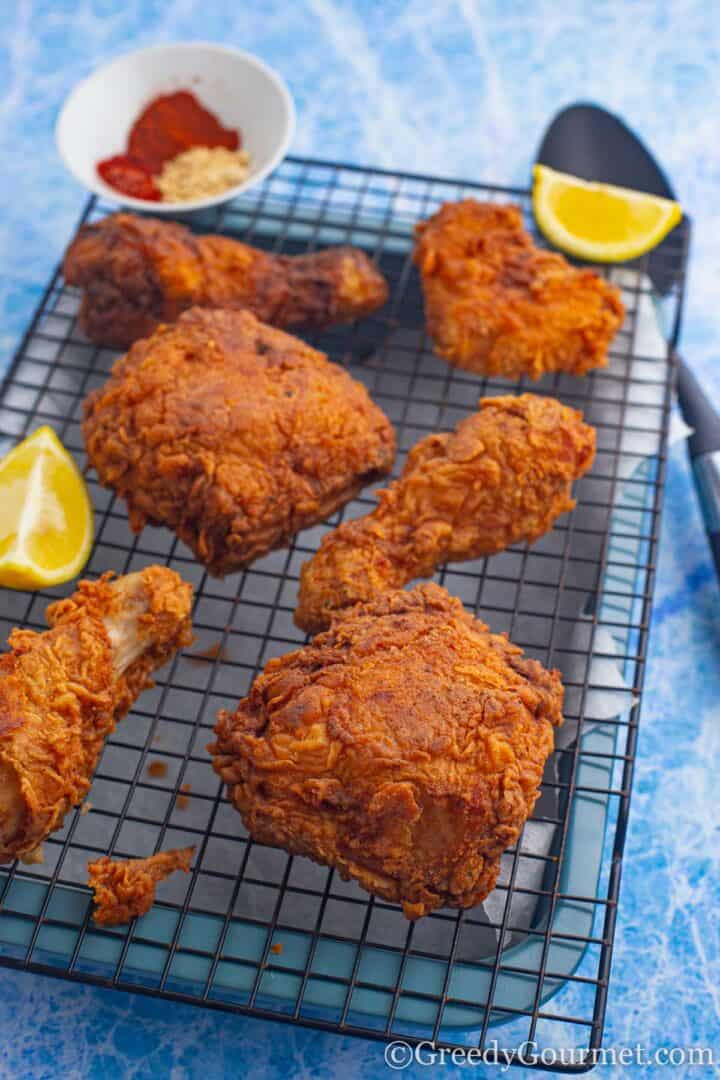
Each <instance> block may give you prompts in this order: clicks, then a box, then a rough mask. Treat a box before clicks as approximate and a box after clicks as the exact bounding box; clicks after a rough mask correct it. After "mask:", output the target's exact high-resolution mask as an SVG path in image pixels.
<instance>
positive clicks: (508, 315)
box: [414, 199, 625, 379]
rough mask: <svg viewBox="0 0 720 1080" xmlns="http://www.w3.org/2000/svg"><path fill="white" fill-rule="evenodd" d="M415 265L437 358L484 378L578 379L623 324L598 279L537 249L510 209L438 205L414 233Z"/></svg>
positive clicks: (600, 360) (620, 310)
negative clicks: (558, 375)
mask: <svg viewBox="0 0 720 1080" xmlns="http://www.w3.org/2000/svg"><path fill="white" fill-rule="evenodd" d="M416 235H417V245H416V248H415V255H414V258H415V262H416V263H417V265H418V266H419V268H420V272H421V275H422V282H423V291H424V294H425V314H426V318H427V325H428V332H429V334H430V336H431V337H432V338H433V339H434V342H435V348H436V350H437V352H438V353H439V354H440V356H442V357H444V358H445V360H447V361H448V362H449V363H451V364H454V365H455V366H456V367H460V368H466V369H467V370H468V371H477V372H480V373H482V374H484V375H505V376H508V377H512V378H515V377H517V376H519V375H529V376H530V378H533V379H538V378H540V376H541V375H543V374H544V373H545V372H546V371H564V372H568V373H569V374H571V375H583V374H584V373H585V372H586V371H589V370H590V369H591V368H596V367H603V366H604V365H605V364H606V363H607V348H608V345H609V343H610V341H611V340H612V338H613V336H614V334H615V333H616V331H617V330H618V329H619V327H620V325H621V323H622V321H623V318H624V316H625V309H624V307H623V304H622V301H621V299H620V293H619V291H618V289H616V288H615V287H614V286H612V285H609V284H608V283H607V282H606V281H604V280H603V278H601V277H599V276H598V274H596V273H594V271H592V270H588V269H580V270H578V269H576V268H575V267H573V266H571V265H570V263H568V262H567V260H566V259H564V258H563V256H562V255H558V254H556V253H554V252H550V251H545V250H543V249H542V248H537V247H535V245H534V244H533V242H532V239H531V237H530V236H529V235H528V233H527V232H526V231H525V229H524V228H523V224H522V215H521V213H520V209H519V207H517V206H496V205H494V204H492V203H481V202H477V201H476V200H474V199H464V200H463V201H462V202H458V203H446V204H445V205H444V206H443V207H442V208H441V209H440V210H439V211H438V212H437V213H436V214H434V215H433V217H431V218H430V219H429V220H428V221H426V222H424V223H423V224H421V225H419V226H418V228H417V232H416Z"/></svg>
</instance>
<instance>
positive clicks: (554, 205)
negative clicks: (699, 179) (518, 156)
mask: <svg viewBox="0 0 720 1080" xmlns="http://www.w3.org/2000/svg"><path fill="white" fill-rule="evenodd" d="M534 175H535V184H534V186H533V209H534V211H535V218H536V220H537V223H538V225H539V226H540V229H541V230H542V232H543V233H544V235H545V236H546V237H547V238H548V240H550V242H551V243H553V244H554V245H555V246H556V247H559V248H561V249H562V250H563V251H567V252H569V253H570V254H571V255H577V256H579V257H580V258H581V259H590V260H592V261H593V262H625V261H626V260H627V259H635V258H637V256H638V255H643V254H644V253H645V252H646V251H650V250H651V249H652V248H654V247H656V246H657V244H659V243H660V241H661V240H662V239H663V237H665V236H667V234H668V233H669V232H670V230H671V229H672V228H674V227H675V225H677V223H678V222H679V221H680V219H681V218H682V210H681V209H680V207H679V206H678V204H677V203H676V202H672V200H670V199H661V198H660V197H659V196H657V195H646V194H644V193H643V192H641V191H631V190H630V189H629V188H622V187H614V186H613V185H612V184H594V183H588V182H587V181H586V180H580V179H578V177H577V176H570V175H568V174H567V173H561V172H556V171H555V169H548V168H547V166H546V165H536V166H535V169H534Z"/></svg>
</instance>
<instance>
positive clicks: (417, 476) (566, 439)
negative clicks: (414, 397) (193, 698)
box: [295, 394, 595, 633]
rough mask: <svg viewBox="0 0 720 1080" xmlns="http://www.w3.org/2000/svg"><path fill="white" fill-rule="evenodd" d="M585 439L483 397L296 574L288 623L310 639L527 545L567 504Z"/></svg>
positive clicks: (588, 445)
mask: <svg viewBox="0 0 720 1080" xmlns="http://www.w3.org/2000/svg"><path fill="white" fill-rule="evenodd" d="M594 456H595V430H594V428H592V427H590V426H589V425H588V424H586V423H584V422H583V419H582V415H581V414H580V413H579V412H577V411H576V410H574V409H570V408H568V407H567V406H566V405H561V404H560V402H559V401H556V400H555V399H554V398H543V397H538V396H537V395H536V394H522V395H521V396H519V397H496V398H483V399H482V400H481V401H480V409H479V411H478V412H476V413H474V414H473V415H472V416H469V417H467V419H465V420H462V421H461V422H460V423H459V424H458V426H457V428H456V429H455V431H454V432H444V433H441V434H437V435H428V436H427V437H426V438H425V439H422V440H421V441H420V442H419V443H417V444H416V445H415V446H414V447H413V449H412V450H411V451H410V453H409V454H408V457H407V461H406V463H405V468H404V469H403V471H402V473H401V475H400V477H399V479H398V480H396V481H395V482H394V483H392V484H391V485H390V487H389V488H387V489H386V490H385V491H380V492H379V493H378V500H379V505H378V507H377V509H376V510H374V511H373V512H372V513H371V514H368V515H367V516H366V517H362V518H358V519H357V520H355V521H346V522H343V524H342V525H340V526H339V527H338V528H337V529H335V530H334V531H333V532H331V533H328V534H327V536H325V537H324V538H323V541H322V543H321V545H320V548H319V550H318V552H317V554H316V555H315V556H314V557H313V558H312V559H310V560H309V561H308V562H306V563H305V565H304V566H303V567H302V570H301V572H300V592H299V598H298V607H297V611H296V613H295V622H296V623H297V625H298V626H299V627H301V629H303V630H307V631H310V632H313V633H314V632H316V631H318V630H321V629H323V628H325V627H326V626H327V625H328V624H329V622H330V617H331V615H332V613H333V612H334V611H337V610H339V609H341V608H344V607H347V606H349V605H351V604H355V603H358V602H359V601H368V600H371V599H373V598H374V597H377V596H379V595H380V594H381V593H383V592H384V591H385V590H386V589H392V588H399V587H401V586H403V585H405V584H406V583H407V582H408V581H412V580H413V579H414V578H422V577H430V576H431V575H432V574H433V572H434V571H435V569H436V568H437V567H438V566H440V565H442V564H443V563H446V562H459V561H462V560H465V559H477V558H480V557H481V556H484V555H492V554H493V553H494V552H497V551H502V550H503V549H504V548H507V547H509V546H510V545H511V544H516V543H518V542H519V541H521V540H524V541H526V542H527V543H532V542H533V541H534V540H537V539H538V537H540V536H542V535H543V533H545V532H547V531H548V530H549V529H550V528H551V527H552V524H553V522H554V521H555V519H556V518H557V517H558V516H559V515H560V514H563V513H565V511H567V510H571V509H572V507H573V506H574V505H575V503H574V500H573V499H572V497H571V494H570V491H571V486H572V483H573V481H574V480H576V479H577V478H578V477H580V476H582V475H583V473H585V472H586V471H587V470H588V469H589V468H590V466H591V465H592V462H593V458H594Z"/></svg>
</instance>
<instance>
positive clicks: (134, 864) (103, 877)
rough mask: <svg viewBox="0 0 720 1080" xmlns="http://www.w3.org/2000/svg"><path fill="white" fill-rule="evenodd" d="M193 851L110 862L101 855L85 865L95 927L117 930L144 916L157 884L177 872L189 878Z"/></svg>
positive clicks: (159, 852)
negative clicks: (114, 928)
mask: <svg viewBox="0 0 720 1080" xmlns="http://www.w3.org/2000/svg"><path fill="white" fill-rule="evenodd" d="M194 851H195V848H194V847H187V848H172V849H171V850H170V851H158V852H157V854H156V855H150V856H149V857H148V858H146V859H109V858H108V857H107V855H103V857H102V858H101V859H95V860H94V861H91V862H89V863H88V875H89V877H88V885H89V886H90V888H91V889H92V891H93V900H94V903H95V908H94V910H93V920H94V921H95V922H96V923H97V924H98V926H120V925H121V924H122V923H126V922H130V920H131V919H134V918H135V916H136V915H145V913H146V912H148V911H149V910H150V908H151V907H152V906H153V903H154V901H155V890H156V889H157V887H158V885H159V883H160V882H161V881H164V880H165V878H167V877H170V874H173V873H174V872H175V871H176V870H182V871H183V872H184V873H186V874H188V873H189V872H190V863H191V862H192V857H193V853H194Z"/></svg>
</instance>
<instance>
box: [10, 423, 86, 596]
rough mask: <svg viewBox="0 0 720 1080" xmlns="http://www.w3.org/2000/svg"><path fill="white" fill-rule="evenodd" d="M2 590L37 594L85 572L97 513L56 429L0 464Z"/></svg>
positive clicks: (30, 441) (35, 436)
mask: <svg viewBox="0 0 720 1080" xmlns="http://www.w3.org/2000/svg"><path fill="white" fill-rule="evenodd" d="M0 508H1V510H0V585H2V586H5V587H7V588H11V589H34V588H38V587H40V586H44V585H59V584H61V583H62V582H64V581H70V579H71V578H74V577H75V576H76V575H77V574H79V573H80V571H81V570H82V568H83V566H84V565H85V563H86V562H87V560H88V556H89V554H90V548H91V546H92V541H93V512H92V506H91V505H90V499H89V498H88V493H87V488H86V487H85V481H84V480H83V478H82V476H81V474H80V471H79V470H78V467H77V465H76V464H75V462H74V461H73V459H72V458H71V457H70V455H69V454H68V452H67V450H66V449H65V447H64V446H63V445H62V443H61V442H60V440H59V439H58V437H57V435H56V434H55V432H54V431H53V430H52V428H49V427H41V428H39V429H38V430H37V431H36V432H35V433H34V434H33V435H31V436H30V437H29V438H27V439H25V440H24V441H23V442H21V443H20V444H19V446H16V447H15V449H14V450H11V451H10V453H9V454H7V456H6V457H4V458H3V459H2V461H0Z"/></svg>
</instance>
